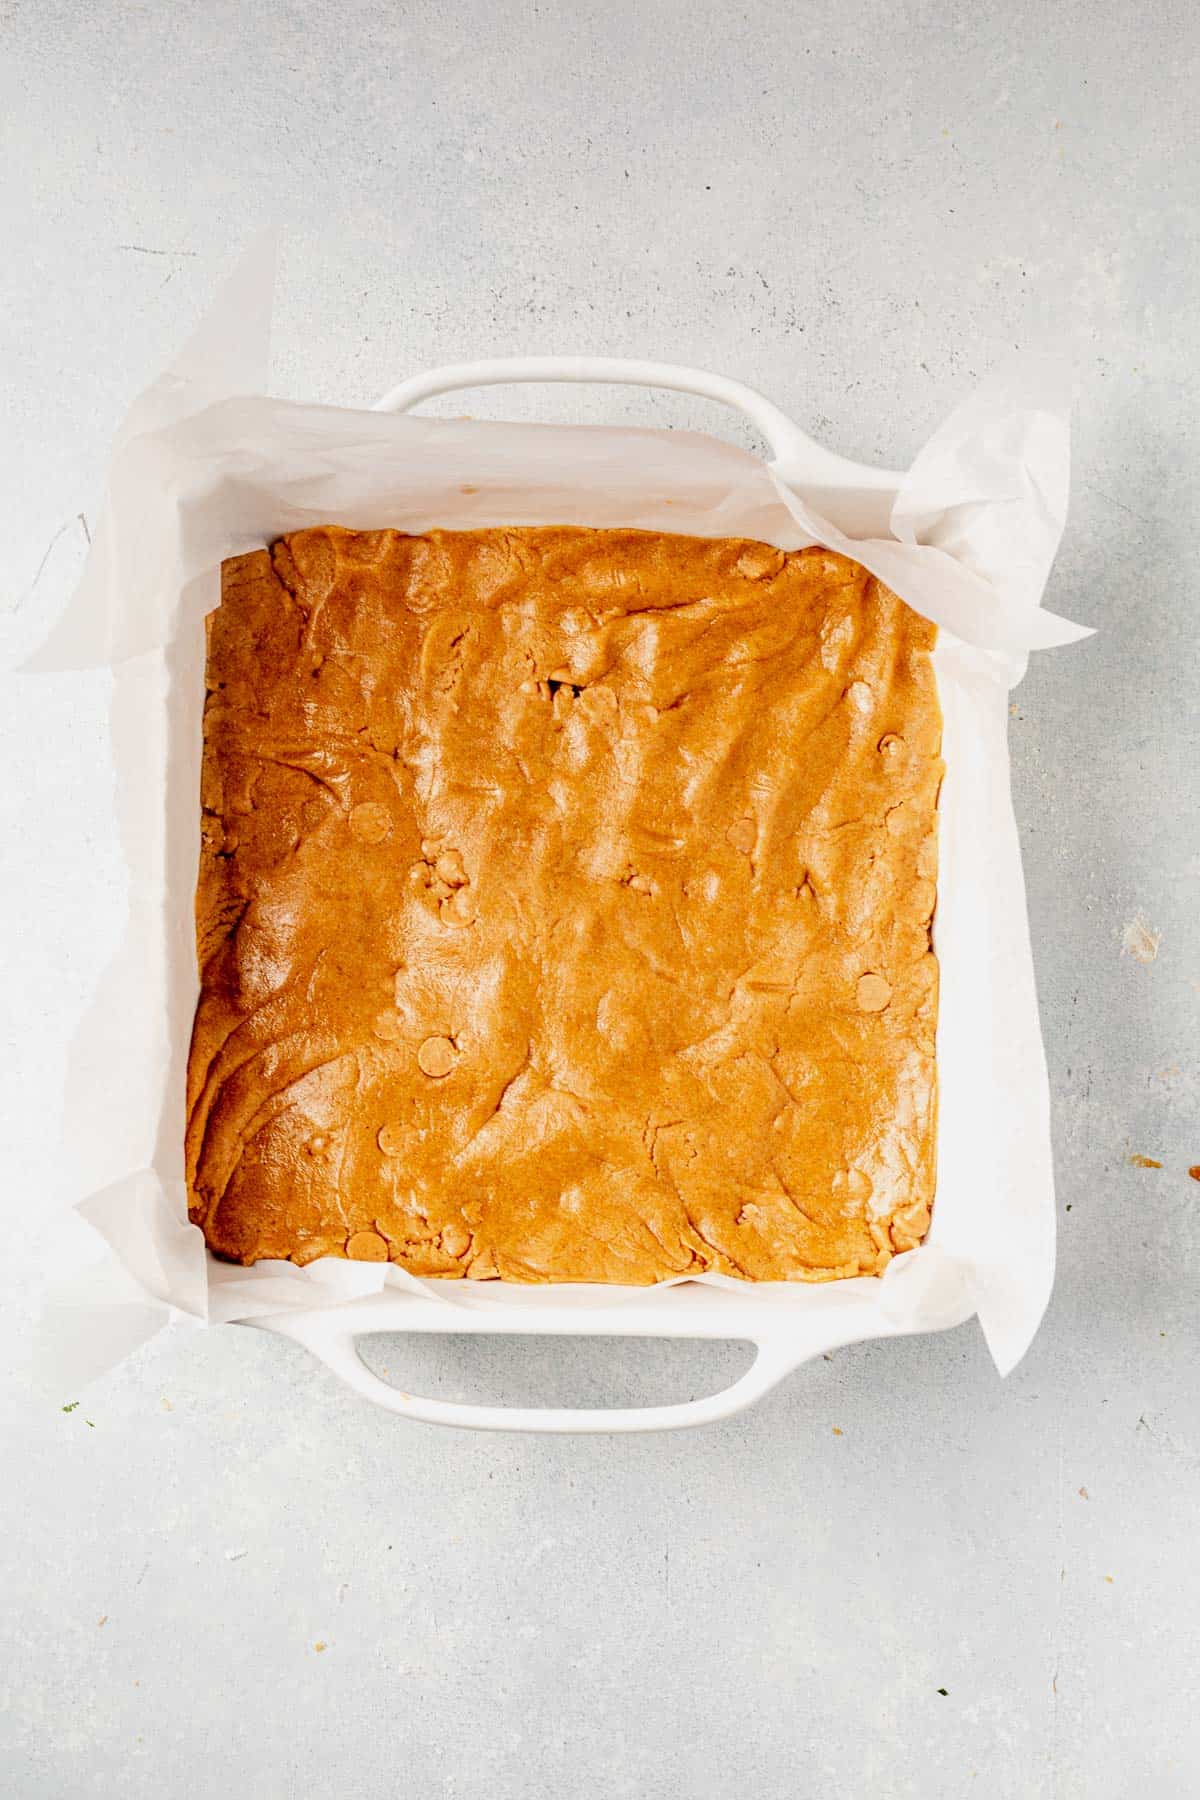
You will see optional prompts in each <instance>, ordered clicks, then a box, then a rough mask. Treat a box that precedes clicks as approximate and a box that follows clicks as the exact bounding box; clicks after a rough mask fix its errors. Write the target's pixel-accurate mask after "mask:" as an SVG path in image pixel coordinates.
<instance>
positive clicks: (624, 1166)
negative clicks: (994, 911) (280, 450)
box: [187, 526, 942, 1283]
mask: <svg viewBox="0 0 1200 1800" xmlns="http://www.w3.org/2000/svg"><path fill="white" fill-rule="evenodd" d="M208 623H209V650H208V699H207V705H206V710H205V715H204V764H203V792H202V802H203V822H202V823H203V842H202V849H201V858H200V876H199V887H198V892H197V900H196V929H197V944H198V954H199V962H200V971H201V996H200V1001H199V1005H198V1008H197V1012H196V1020H195V1029H194V1033H193V1038H192V1047H191V1057H190V1064H189V1094H188V1125H187V1173H188V1182H189V1190H190V1197H191V1214H192V1217H193V1219H194V1220H196V1221H197V1222H198V1223H199V1224H200V1225H202V1226H203V1228H204V1232H205V1235H206V1237H207V1240H208V1242H209V1244H210V1245H211V1247H212V1249H213V1250H214V1251H216V1252H217V1254H219V1255H221V1256H223V1257H227V1258H231V1259H233V1260H235V1261H238V1262H244V1263H250V1262H254V1261H256V1260H257V1259H259V1258H262V1257H286V1258H290V1259H291V1260H293V1261H294V1262H298V1263H307V1262H310V1261H312V1260H313V1259H315V1258H316V1257H319V1256H329V1255H333V1256H350V1257H355V1258H364V1259H367V1260H372V1261H381V1260H383V1259H385V1258H390V1259H391V1260H392V1261H393V1262H395V1263H398V1264H400V1265H401V1266H403V1267H404V1268H406V1269H408V1270H410V1271H411V1272H412V1273H414V1274H417V1275H423V1276H450V1277H463V1276H466V1277H471V1278H475V1279H480V1278H487V1277H496V1276H500V1277H503V1278H504V1279H505V1280H508V1281H521V1282H543V1281H601V1282H630V1283H648V1282H654V1281H659V1280H662V1279H664V1278H666V1277H669V1276H674V1275H686V1274H696V1273H699V1272H700V1271H702V1270H717V1271H721V1272H724V1273H725V1274H728V1275H735V1276H743V1277H746V1278H749V1279H751V1280H756V1281H766V1280H781V1279H787V1280H801V1281H823V1280H830V1279H834V1278H837V1277H840V1276H849V1275H858V1274H875V1273H878V1272H879V1271H881V1270H882V1269H883V1267H884V1266H885V1265H886V1264H887V1262H888V1260H889V1259H890V1258H891V1257H892V1256H893V1255H894V1254H896V1253H898V1252H899V1251H902V1250H906V1249H909V1248H911V1247H912V1246H913V1245H915V1244H916V1243H918V1242H919V1241H920V1240H921V1238H922V1237H923V1235H924V1233H925V1231H926V1230H927V1228H928V1224H929V1210H930V1205H931V1202H932V1198H933V1187H934V1150H935V1115H936V1076H935V1065H934V1030H935V1023H936V1014H937V966H936V963H935V959H934V956H933V953H932V950H931V948H930V935H929V934H930V917H931V914H932V912H933V908H934V903H935V898H936V876H937V868H936V858H937V840H936V808H937V795H938V786H939V782H940V779H941V773H942V765H941V761H940V735H941V732H940V716H939V711H938V704H937V694H936V686H935V680H934V674H933V669H932V665H931V661H930V652H931V649H932V646H933V642H934V627H933V626H932V625H930V624H928V623H927V622H926V621H925V620H923V619H922V618H920V617H918V616H917V615H916V614H915V613H913V612H912V611H910V609H909V608H908V607H907V606H906V605H905V604H904V603H903V602H902V601H900V600H899V599H897V598H896V596H895V595H893V594H892V593H890V592H889V591H888V590H887V589H886V588H884V587H883V586H881V585H880V584H879V583H878V582H877V581H876V580H875V579H874V578H873V577H872V576H870V575H869V574H868V573H867V572H866V571H865V570H863V569H861V568H860V567H858V566H857V565H856V564H854V563H852V562H849V561H847V560H845V559H844V558H842V557H839V556H836V555H833V554H831V553H829V552H827V551H825V550H820V549H809V550H803V551H798V552H792V553H787V554H785V553H783V552H781V551H779V550H775V549H772V548H770V547H769V546H767V545H764V544H757V543H751V542H748V541H746V540H744V539H700V538H687V537H673V536H668V535H664V534H659V533H653V532H641V531H592V530H582V529H576V528H564V527H539V528H530V529H512V530H487V531H468V532H448V531H433V532H430V533H428V534H427V535H425V536H420V537H410V536H405V535H403V534H401V533H398V532H394V531H376V532H351V531H345V530H341V529H339V528H336V527H332V526H331V527H324V528H321V529H317V530H310V531H302V532H298V533H296V534H294V535H292V536H291V537H288V538H284V539H281V540H280V541H278V542H277V543H275V544H274V545H272V546H271V548H270V549H269V550H258V551H253V552H251V553H250V554H248V555H245V556H241V557H235V558H233V559H232V560H231V561H229V562H227V563H226V564H225V566H224V569H223V581H222V601H221V605H220V607H219V609H218V610H217V611H216V612H215V613H213V614H212V616H211V617H210V619H209V622H208Z"/></svg>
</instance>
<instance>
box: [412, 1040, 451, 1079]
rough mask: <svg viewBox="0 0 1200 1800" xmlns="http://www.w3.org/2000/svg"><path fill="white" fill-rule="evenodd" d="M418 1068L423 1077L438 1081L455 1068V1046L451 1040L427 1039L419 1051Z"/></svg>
mask: <svg viewBox="0 0 1200 1800" xmlns="http://www.w3.org/2000/svg"><path fill="white" fill-rule="evenodd" d="M417 1066H418V1068H419V1069H420V1070H421V1073H422V1074H423V1075H429V1076H431V1077H432V1078H433V1080H435V1081H438V1080H440V1079H441V1077H442V1076H443V1075H448V1074H449V1073H450V1071H451V1069H452V1068H453V1067H454V1045H453V1044H452V1043H451V1042H450V1039H449V1038H444V1037H431V1038H426V1039H425V1042H424V1043H423V1044H422V1045H421V1048H420V1049H419V1050H418V1051H417Z"/></svg>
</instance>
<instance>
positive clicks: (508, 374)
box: [372, 356, 904, 490]
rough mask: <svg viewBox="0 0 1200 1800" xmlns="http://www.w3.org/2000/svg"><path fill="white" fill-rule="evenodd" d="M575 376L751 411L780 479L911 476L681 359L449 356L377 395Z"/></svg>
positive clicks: (878, 483) (394, 401)
mask: <svg viewBox="0 0 1200 1800" xmlns="http://www.w3.org/2000/svg"><path fill="white" fill-rule="evenodd" d="M526 381H576V382H603V383H624V384H627V385H629V386H632V387H659V388H671V389H673V390H674V391H675V392H677V393H681V394H698V395H699V396H700V397H701V398H702V399H705V400H716V401H719V402H720V404H721V405H722V406H732V407H734V408H735V409H736V410H737V411H738V412H741V413H744V414H745V416H746V417H747V418H748V419H749V420H750V422H751V424H752V425H753V426H755V428H756V429H757V430H758V431H759V432H760V433H761V435H762V436H763V437H764V438H765V440H766V442H767V444H768V445H769V446H770V450H771V456H772V462H771V467H772V469H773V470H774V472H775V473H776V474H777V475H778V476H779V477H780V479H781V480H783V481H786V482H788V483H789V484H795V485H801V486H808V487H828V486H836V487H844V486H846V485H849V486H850V487H854V488H859V489H863V488H870V489H886V490H892V489H895V488H898V487H899V486H900V483H901V482H902V481H903V479H904V477H903V476H902V475H897V474H893V473H892V472H891V471H890V470H888V469H872V468H868V467H867V466H866V465H865V464H863V463H855V462H850V461H848V459H847V458H846V457H844V456H835V455H834V454H833V452H832V451H830V450H825V449H823V448H822V446H821V445H820V444H817V443H814V442H813V440H812V438H810V437H808V436H807V434H806V433H805V432H803V431H801V429H800V427H799V426H798V425H795V424H793V423H792V421H791V419H789V418H788V416H787V414H786V413H782V412H780V410H779V408H778V407H777V406H775V405H773V404H772V403H771V401H770V400H768V399H767V398H766V396H765V395H763V394H760V393H758V391H757V390H756V389H755V388H751V387H747V386H746V385H745V384H744V383H743V382H740V381H734V380H732V379H731V377H730V376H728V375H712V374H709V373H708V371H707V370H705V369H689V368H684V367H682V366H681V365H679V364H677V363H659V362H641V361H638V360H636V359H633V358H628V357H621V356H500V357H492V358H489V359H487V360H484V361H480V362H469V363H448V364H447V365H446V366H445V367H443V368H440V369H430V370H428V371H427V372H426V373H425V374H424V375H412V376H410V377H409V379H408V380H407V381H402V382H401V383H400V385H399V386H398V387H394V388H392V389H391V390H390V391H389V392H388V393H386V394H384V396H383V398H382V399H380V400H377V401H376V402H375V405H374V408H373V409H372V410H373V411H375V412H409V411H411V409H412V408H413V407H414V406H419V405H420V404H421V402H422V401H423V400H432V399H433V398H434V396H435V395H437V394H449V393H453V392H454V391H455V390H456V389H458V388H477V387H496V386H498V385H500V384H503V383H507V382H526Z"/></svg>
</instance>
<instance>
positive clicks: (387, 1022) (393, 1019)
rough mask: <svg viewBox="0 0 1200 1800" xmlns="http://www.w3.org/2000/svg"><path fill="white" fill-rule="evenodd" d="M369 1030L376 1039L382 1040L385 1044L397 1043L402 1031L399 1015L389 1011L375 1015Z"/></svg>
mask: <svg viewBox="0 0 1200 1800" xmlns="http://www.w3.org/2000/svg"><path fill="white" fill-rule="evenodd" d="M371 1030H372V1031H373V1032H374V1033H375V1036H376V1037H377V1038H382V1039H383V1041H384V1043H385V1044H395V1043H398V1042H399V1040H400V1035H401V1032H402V1030H403V1026H402V1025H401V1023H400V1014H399V1013H398V1012H391V1011H388V1012H381V1013H377V1014H376V1015H375V1023H374V1024H373V1025H372V1027H371Z"/></svg>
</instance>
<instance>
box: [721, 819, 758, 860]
mask: <svg viewBox="0 0 1200 1800" xmlns="http://www.w3.org/2000/svg"><path fill="white" fill-rule="evenodd" d="M757 837H758V831H757V829H756V828H755V824H754V820H753V819H735V820H734V821H733V824H732V825H731V826H730V827H729V830H728V831H727V832H726V833H725V842H726V843H727V844H732V845H733V848H734V849H735V850H741V851H742V852H743V853H744V854H745V855H747V856H748V855H749V854H750V852H751V850H753V848H754V844H755V840H756V838H757Z"/></svg>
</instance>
